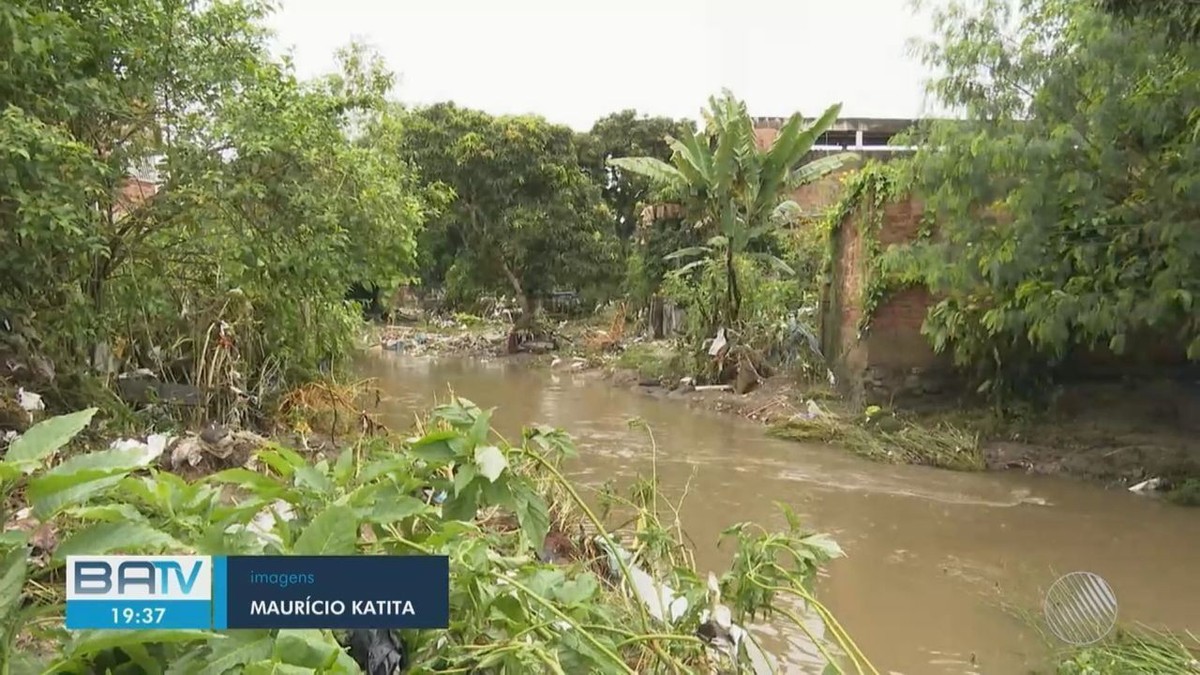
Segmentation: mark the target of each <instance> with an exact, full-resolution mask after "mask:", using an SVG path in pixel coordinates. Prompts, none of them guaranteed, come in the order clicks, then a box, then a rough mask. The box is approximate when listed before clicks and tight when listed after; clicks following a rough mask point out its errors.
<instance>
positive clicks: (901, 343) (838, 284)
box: [821, 199, 953, 403]
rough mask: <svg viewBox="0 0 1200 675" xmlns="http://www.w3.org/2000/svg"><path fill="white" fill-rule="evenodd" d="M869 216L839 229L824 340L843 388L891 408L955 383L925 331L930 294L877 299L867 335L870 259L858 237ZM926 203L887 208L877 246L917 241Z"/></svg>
mask: <svg viewBox="0 0 1200 675" xmlns="http://www.w3.org/2000/svg"><path fill="white" fill-rule="evenodd" d="M863 217H864V214H863V213H862V212H861V211H860V212H856V213H852V214H850V215H849V216H847V217H846V219H845V220H844V221H843V222H842V223H840V224H839V225H838V226H837V227H836V229H835V230H834V232H833V237H834V242H833V243H834V246H833V250H834V260H833V270H834V276H833V279H832V280H831V283H830V286H829V288H828V289H827V290H826V299H825V302H824V303H823V312H822V321H823V322H824V324H825V325H823V326H822V332H821V334H822V340H823V341H824V342H825V345H824V346H823V347H824V351H825V353H826V355H827V356H829V357H830V360H831V361H832V364H833V366H834V372H835V374H837V375H838V379H839V380H840V382H841V385H842V389H843V390H844V391H845V393H847V394H848V395H849V396H850V397H851V398H852V399H854V400H856V401H858V402H860V403H868V402H870V403H888V402H891V401H893V400H894V399H897V398H903V397H905V396H908V395H922V394H927V393H934V392H937V391H941V390H942V389H944V388H945V387H946V386H947V385H948V383H949V382H950V381H951V380H953V375H952V373H951V370H950V363H949V360H948V358H947V357H946V356H945V355H939V354H936V353H935V352H934V351H933V348H932V346H931V345H930V343H929V340H928V339H927V338H926V337H925V336H924V335H922V334H921V325H922V324H923V323H924V321H925V316H926V314H927V312H928V310H929V307H930V306H931V305H932V304H933V302H934V298H933V296H932V295H931V294H930V292H929V291H928V290H927V289H924V288H905V289H900V290H897V291H895V292H893V293H891V294H889V295H888V296H886V297H884V298H883V299H882V300H880V301H879V304H878V305H877V306H876V307H875V309H874V311H873V312H872V315H871V320H870V322H869V326H868V329H867V332H866V334H865V335H863V336H862V337H861V338H860V337H859V335H858V326H859V323H860V320H861V318H862V316H863V312H864V307H863V304H862V293H863V290H864V287H865V286H866V285H867V283H868V282H867V278H866V275H867V274H868V269H867V263H868V262H869V261H867V260H866V259H865V258H864V255H865V249H864V242H863V241H862V235H861V233H860V226H859V223H860V220H861V218H863ZM921 217H922V205H921V203H920V202H919V201H918V200H915V199H907V200H902V201H899V202H896V203H892V204H888V205H886V206H885V207H884V213H883V217H882V220H881V224H880V227H879V231H878V232H877V233H876V234H875V236H877V237H878V241H879V246H880V247H881V248H885V247H887V246H889V245H892V244H900V243H904V242H907V241H911V240H912V239H914V238H915V237H916V236H917V233H918V231H919V230H920V228H921Z"/></svg>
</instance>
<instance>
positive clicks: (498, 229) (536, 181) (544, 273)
mask: <svg viewBox="0 0 1200 675" xmlns="http://www.w3.org/2000/svg"><path fill="white" fill-rule="evenodd" d="M396 147H397V149H398V151H399V154H400V156H401V157H402V158H404V159H405V160H407V161H410V162H413V163H414V164H416V165H418V166H420V167H421V175H422V177H423V179H424V180H425V181H426V182H427V184H429V185H430V186H446V187H448V188H450V189H451V190H453V193H454V200H453V203H452V205H451V206H450V207H449V208H448V209H447V211H446V212H445V213H444V214H443V215H442V216H441V217H440V218H438V219H436V220H435V222H434V223H433V225H432V227H431V229H430V236H428V237H427V238H425V239H424V240H423V242H422V243H423V244H425V245H427V246H430V248H431V249H432V250H433V251H434V252H435V253H434V254H433V256H431V257H430V258H427V259H426V263H428V264H432V265H434V266H435V267H436V269H435V270H433V271H432V273H431V271H430V270H426V272H425V274H424V276H425V277H426V280H427V281H434V282H436V281H444V282H445V283H446V284H447V286H454V285H458V286H463V285H467V286H469V287H470V288H472V289H480V290H486V291H495V292H500V291H505V290H511V291H512V292H513V293H515V294H516V297H517V298H518V299H519V300H520V302H521V306H522V314H523V318H524V319H525V320H526V321H528V320H531V319H532V317H533V315H534V312H535V309H536V307H535V305H536V302H537V300H538V299H540V298H541V297H543V296H544V295H545V294H546V293H548V292H550V291H552V290H554V288H555V287H556V286H558V285H562V284H571V285H576V286H578V287H580V288H581V289H582V290H585V291H587V290H591V291H595V290H596V289H599V288H602V287H604V285H605V284H607V283H611V282H612V280H613V279H615V278H616V274H617V273H618V265H617V252H618V248H617V242H616V238H615V236H614V235H613V231H612V230H613V228H612V222H613V221H612V214H611V212H610V211H609V210H608V208H607V207H606V206H605V204H604V202H603V201H602V200H601V199H600V189H599V186H598V185H597V184H595V183H594V182H593V181H592V180H591V179H590V178H589V177H588V176H587V174H585V173H584V172H583V170H582V169H581V168H580V166H579V162H578V159H577V157H578V153H577V149H576V147H575V138H574V133H573V132H572V131H571V130H570V129H569V128H567V127H565V126H559V125H554V124H550V123H548V122H546V121H545V120H544V119H541V118H539V117H532V116H519V117H492V116H490V115H488V114H486V113H483V112H480V111H476V110H469V109H464V108H460V107H458V106H455V105H454V104H452V103H441V104H437V105H433V106H429V107H425V108H420V109H417V110H413V111H410V112H409V113H408V114H407V115H406V116H405V118H404V120H403V124H402V133H401V134H400V138H399V143H398V144H397V146H396ZM452 290H453V289H451V288H448V289H447V291H448V293H450V292H451V291H452Z"/></svg>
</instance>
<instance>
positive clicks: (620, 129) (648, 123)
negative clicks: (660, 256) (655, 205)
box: [577, 110, 696, 250]
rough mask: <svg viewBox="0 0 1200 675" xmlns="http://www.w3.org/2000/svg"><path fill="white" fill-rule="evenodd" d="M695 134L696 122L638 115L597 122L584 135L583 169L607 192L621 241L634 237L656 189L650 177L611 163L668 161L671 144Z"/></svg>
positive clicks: (624, 114)
mask: <svg viewBox="0 0 1200 675" xmlns="http://www.w3.org/2000/svg"><path fill="white" fill-rule="evenodd" d="M695 131H696V125H695V123H694V122H692V121H691V120H673V119H671V118H669V117H646V116H638V114H637V111H634V110H622V111H620V112H616V113H613V114H611V115H608V116H606V117H602V118H600V119H599V120H596V123H595V124H593V125H592V128H591V130H590V131H588V132H587V133H586V134H581V135H580V137H579V139H578V141H577V145H578V147H579V164H580V166H582V167H583V169H584V170H585V171H587V172H588V174H589V175H590V176H591V177H592V180H593V181H595V182H596V183H597V184H598V185H600V186H602V188H603V192H602V196H603V197H604V201H605V202H606V203H607V204H608V207H609V210H611V211H612V213H613V215H614V217H615V218H616V221H617V236H619V237H620V238H621V240H622V241H623V242H626V241H628V240H629V238H630V237H632V236H633V233H634V231H635V230H636V228H637V225H638V221H639V220H640V218H641V208H642V207H643V206H645V205H647V204H648V203H649V202H651V201H652V199H653V196H654V187H655V186H654V184H653V183H652V182H651V181H650V180H649V179H648V178H646V177H645V176H641V175H638V174H636V173H632V172H628V171H623V170H621V169H620V168H619V167H616V166H612V165H610V164H609V163H608V160H609V159H612V158H614V157H656V158H658V159H660V160H663V161H666V160H669V159H670V158H671V147H670V145H668V143H669V139H670V138H678V137H680V136H682V135H683V134H694V133H695ZM671 250H675V249H671Z"/></svg>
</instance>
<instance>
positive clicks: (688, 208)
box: [609, 92, 850, 327]
mask: <svg viewBox="0 0 1200 675" xmlns="http://www.w3.org/2000/svg"><path fill="white" fill-rule="evenodd" d="M840 110H841V105H834V106H831V107H830V108H829V109H827V110H826V111H825V112H824V113H823V114H822V115H821V117H820V118H818V119H817V120H815V121H814V122H812V123H811V124H805V123H804V121H803V118H802V117H801V116H800V114H799V113H797V114H794V115H792V116H791V117H790V118H789V119H788V121H787V123H786V124H784V125H783V127H782V128H781V129H780V132H779V135H778V136H777V137H776V138H775V140H774V141H772V143H771V146H770V147H768V148H766V149H759V148H758V146H757V140H756V138H755V135H754V124H753V121H752V120H751V118H750V116H749V114H748V113H747V111H746V106H745V104H744V103H742V102H741V101H738V100H737V99H736V98H734V97H733V95H732V94H730V93H729V92H725V93H724V94H723V95H722V97H720V98H717V97H713V98H711V99H710V100H709V108H708V109H707V110H706V111H705V121H706V128H705V130H704V131H702V132H698V133H697V132H691V133H686V134H683V135H681V136H680V137H679V138H672V139H670V146H671V161H670V162H669V163H668V162H664V161H662V160H660V159H658V158H655V157H618V158H613V159H610V160H609V164H611V165H613V166H615V167H617V168H619V169H621V170H623V171H626V172H631V173H636V174H639V175H642V176H645V177H646V178H648V179H649V180H651V181H653V182H654V184H655V185H657V186H658V187H659V189H660V190H662V193H663V194H664V195H665V196H668V197H670V198H673V199H675V200H677V201H678V203H679V204H680V205H681V206H682V207H683V211H684V214H685V219H686V220H687V221H689V222H690V223H693V224H694V225H695V226H696V227H697V228H699V229H700V230H702V231H703V232H704V234H705V235H706V236H709V237H711V238H710V239H709V240H708V246H704V247H691V248H687V249H683V250H680V251H678V252H676V253H672V254H671V256H672V257H682V256H685V255H696V254H701V253H703V254H708V255H710V256H712V257H714V258H715V259H719V260H722V261H723V265H724V268H725V275H726V284H727V285H726V296H725V298H724V301H723V311H722V312H721V313H720V320H721V323H722V324H723V325H725V326H727V327H732V326H735V325H736V324H737V322H738V315H739V309H740V305H741V300H742V298H741V292H740V288H739V285H738V279H737V268H736V266H735V259H736V258H737V257H738V256H740V255H743V254H746V253H748V252H749V250H750V249H749V247H750V245H751V244H752V243H753V242H754V241H755V240H756V239H759V238H761V237H763V236H764V235H766V234H767V233H768V232H770V231H771V230H772V229H773V228H775V227H777V226H779V225H781V224H783V223H785V222H787V221H788V220H789V218H790V217H791V216H792V215H793V214H795V213H797V212H798V211H799V207H798V206H797V205H796V204H795V202H792V201H791V200H790V199H788V195H789V194H790V193H791V192H792V191H793V190H795V189H796V188H797V187H799V186H801V185H803V184H805V183H808V182H811V181H814V180H817V179H818V178H820V177H822V176H824V175H825V174H827V173H829V172H830V171H833V170H834V169H836V168H838V167H839V166H841V165H842V163H843V162H845V161H846V160H847V159H849V158H850V155H848V154H845V153H843V154H838V155H830V156H827V157H822V158H820V159H817V160H814V161H812V162H809V163H803V160H804V158H805V156H807V155H808V152H809V150H810V149H811V148H812V145H813V143H815V142H816V140H817V138H819V137H820V135H821V134H822V133H824V132H825V130H826V129H828V128H829V126H830V125H831V124H832V123H833V121H834V120H835V119H836V118H837V114H838V112H839V111H840ZM768 260H769V261H770V262H772V263H773V264H775V265H776V266H777V267H782V268H784V269H785V271H789V270H786V265H782V264H781V261H779V260H778V259H775V258H773V257H768ZM696 264H699V263H696Z"/></svg>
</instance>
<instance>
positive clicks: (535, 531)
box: [513, 483, 550, 551]
mask: <svg viewBox="0 0 1200 675" xmlns="http://www.w3.org/2000/svg"><path fill="white" fill-rule="evenodd" d="M513 499H514V500H515V501H516V507H517V508H516V511H517V522H518V523H520V525H521V533H522V534H523V535H524V536H525V538H526V539H527V540H528V541H529V545H530V546H531V547H533V550H535V551H541V550H542V546H543V545H544V544H545V543H546V534H547V533H548V532H550V511H549V509H547V508H546V502H545V500H543V499H542V496H541V495H539V494H538V493H536V492H534V491H533V489H532V488H530V487H529V486H528V485H525V484H523V483H520V484H517V485H515V486H514V487H513Z"/></svg>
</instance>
